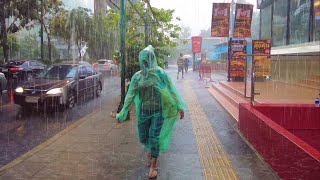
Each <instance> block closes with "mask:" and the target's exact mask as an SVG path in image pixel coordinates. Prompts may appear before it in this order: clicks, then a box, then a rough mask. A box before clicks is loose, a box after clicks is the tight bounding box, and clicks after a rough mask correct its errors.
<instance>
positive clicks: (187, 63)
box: [184, 58, 189, 73]
mask: <svg viewBox="0 0 320 180" xmlns="http://www.w3.org/2000/svg"><path fill="white" fill-rule="evenodd" d="M188 69H189V59H188V58H185V59H184V70H185V72H186V73H187V72H188Z"/></svg>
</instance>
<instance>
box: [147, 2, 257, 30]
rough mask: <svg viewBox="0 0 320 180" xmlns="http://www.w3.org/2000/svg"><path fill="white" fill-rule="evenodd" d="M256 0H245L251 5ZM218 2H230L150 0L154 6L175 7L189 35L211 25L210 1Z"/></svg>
mask: <svg viewBox="0 0 320 180" xmlns="http://www.w3.org/2000/svg"><path fill="white" fill-rule="evenodd" d="M235 1H236V0H235ZM256 1H257V0H247V2H250V3H251V4H253V5H256ZM219 2H220V3H221V2H231V0H150V3H151V5H152V6H154V7H157V8H164V9H175V10H176V12H175V15H176V16H178V17H180V18H181V22H182V23H183V24H185V25H187V26H189V27H190V28H191V31H192V32H191V35H198V34H199V33H200V30H202V29H208V28H209V27H210V26H211V13H212V3H219ZM255 8H256V7H255Z"/></svg>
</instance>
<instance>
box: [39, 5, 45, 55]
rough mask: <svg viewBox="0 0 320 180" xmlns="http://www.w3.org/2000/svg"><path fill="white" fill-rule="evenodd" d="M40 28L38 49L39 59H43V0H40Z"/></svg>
mask: <svg viewBox="0 0 320 180" xmlns="http://www.w3.org/2000/svg"><path fill="white" fill-rule="evenodd" d="M40 18H41V22H40V23H41V29H40V39H41V45H40V49H41V50H40V51H41V60H42V61H43V58H44V52H43V0H41V17H40Z"/></svg>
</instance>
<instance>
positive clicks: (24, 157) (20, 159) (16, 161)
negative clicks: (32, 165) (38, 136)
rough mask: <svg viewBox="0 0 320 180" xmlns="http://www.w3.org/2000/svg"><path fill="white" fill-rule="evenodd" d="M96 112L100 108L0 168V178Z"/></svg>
mask: <svg viewBox="0 0 320 180" xmlns="http://www.w3.org/2000/svg"><path fill="white" fill-rule="evenodd" d="M98 111H100V108H97V109H95V110H94V111H93V112H92V113H90V114H88V115H86V116H84V117H82V118H81V119H79V120H78V121H76V122H74V123H73V124H71V125H70V126H68V127H67V128H65V129H64V130H62V131H60V132H59V133H57V134H56V135H54V136H53V137H51V138H50V139H48V140H46V141H45V142H43V143H41V144H39V145H37V146H36V147H34V148H33V149H31V150H30V151H28V152H26V153H24V154H23V155H21V156H20V157H18V158H16V159H14V160H12V161H11V162H9V163H8V164H6V165H4V166H2V167H1V168H0V176H1V175H3V174H4V173H5V172H6V171H7V170H8V169H10V168H12V167H14V166H16V165H18V164H20V163H22V162H23V161H25V160H27V159H28V158H29V157H31V156H32V155H34V154H35V153H37V152H39V151H41V150H42V149H44V148H46V147H47V146H49V145H51V144H52V143H54V142H56V141H57V140H58V139H60V138H61V137H62V136H64V135H66V134H67V133H68V132H70V131H71V130H73V129H74V128H76V127H78V126H80V125H81V124H82V123H84V122H85V121H87V120H88V117H92V116H94V115H95V114H96V113H97V112H98Z"/></svg>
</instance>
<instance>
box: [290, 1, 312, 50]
mask: <svg viewBox="0 0 320 180" xmlns="http://www.w3.org/2000/svg"><path fill="white" fill-rule="evenodd" d="M309 16H310V0H291V3H290V29H289V30H290V37H289V42H290V44H297V43H304V42H308V40H309Z"/></svg>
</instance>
